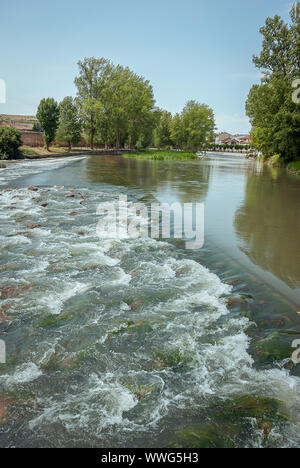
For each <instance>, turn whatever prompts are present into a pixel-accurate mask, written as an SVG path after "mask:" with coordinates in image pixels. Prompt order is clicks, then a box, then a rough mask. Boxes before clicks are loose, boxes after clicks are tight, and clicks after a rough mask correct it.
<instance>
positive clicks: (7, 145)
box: [0, 127, 22, 159]
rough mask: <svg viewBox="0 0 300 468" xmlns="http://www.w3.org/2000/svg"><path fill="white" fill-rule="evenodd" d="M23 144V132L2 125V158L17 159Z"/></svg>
mask: <svg viewBox="0 0 300 468" xmlns="http://www.w3.org/2000/svg"><path fill="white" fill-rule="evenodd" d="M20 146H22V140H21V133H20V132H19V130H16V129H15V128H10V127H0V159H16V158H18V157H19V156H20V151H19V147H20Z"/></svg>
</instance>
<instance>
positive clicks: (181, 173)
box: [85, 156, 213, 203]
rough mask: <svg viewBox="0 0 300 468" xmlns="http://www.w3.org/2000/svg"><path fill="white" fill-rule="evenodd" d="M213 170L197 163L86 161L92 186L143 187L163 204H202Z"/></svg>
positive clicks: (107, 157)
mask: <svg viewBox="0 0 300 468" xmlns="http://www.w3.org/2000/svg"><path fill="white" fill-rule="evenodd" d="M212 169H213V167H212V166H211V165H199V163H198V162H189V163H187V162H178V163H176V164H175V165H174V163H172V162H170V161H145V160H143V161H142V160H140V161H137V160H135V159H134V158H122V157H111V156H103V157H101V158H99V157H92V158H89V159H88V160H87V161H86V174H85V175H86V178H87V180H88V181H89V182H92V183H93V184H95V183H96V184H97V183H98V184H99V183H103V182H104V183H109V184H113V185H119V186H122V187H133V188H142V189H143V190H144V191H146V192H148V193H151V194H152V195H155V194H156V195H157V197H158V198H162V199H163V200H164V201H169V200H170V201H172V202H173V201H179V202H181V203H191V202H196V201H197V202H203V201H204V200H205V198H206V195H207V191H208V187H209V180H210V176H211V172H212Z"/></svg>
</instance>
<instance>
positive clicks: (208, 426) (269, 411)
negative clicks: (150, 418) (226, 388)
mask: <svg viewBox="0 0 300 468" xmlns="http://www.w3.org/2000/svg"><path fill="white" fill-rule="evenodd" d="M289 421H290V419H289V417H288V416H287V415H286V414H284V412H283V410H282V403H281V402H280V401H278V400H275V399H273V398H260V397H256V396H253V395H246V396H242V397H236V398H234V399H232V400H227V401H225V402H223V401H220V403H219V404H216V405H214V406H211V407H210V408H208V421H207V422H201V423H199V424H194V425H192V426H186V427H184V428H183V429H181V430H180V431H179V432H178V433H177V437H178V438H177V443H176V444H175V445H176V447H185V448H237V447H244V446H247V445H248V443H249V442H250V444H251V441H253V440H255V437H257V436H258V435H259V432H260V434H261V435H260V443H261V445H262V446H266V447H267V446H268V438H269V437H270V435H271V433H272V431H273V429H274V428H278V427H280V426H281V425H284V424H287V423H288V422H289Z"/></svg>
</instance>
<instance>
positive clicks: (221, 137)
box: [215, 132, 232, 145]
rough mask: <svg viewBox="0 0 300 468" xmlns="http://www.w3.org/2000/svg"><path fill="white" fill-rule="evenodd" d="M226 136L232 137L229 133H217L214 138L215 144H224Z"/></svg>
mask: <svg viewBox="0 0 300 468" xmlns="http://www.w3.org/2000/svg"><path fill="white" fill-rule="evenodd" d="M228 138H232V135H231V134H230V133H226V132H222V133H219V135H217V137H216V139H215V144H216V145H224V144H225V143H224V141H225V140H228Z"/></svg>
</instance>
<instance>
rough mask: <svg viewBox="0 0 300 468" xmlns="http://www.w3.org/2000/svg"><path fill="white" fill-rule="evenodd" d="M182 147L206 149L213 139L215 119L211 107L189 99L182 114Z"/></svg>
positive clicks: (197, 149)
mask: <svg viewBox="0 0 300 468" xmlns="http://www.w3.org/2000/svg"><path fill="white" fill-rule="evenodd" d="M181 120H182V133H183V148H184V149H189V150H191V151H194V152H195V151H199V150H204V149H206V147H207V145H208V144H209V143H211V142H212V141H213V138H214V130H215V120H214V114H213V111H212V109H210V108H209V107H208V106H207V105H206V104H199V103H198V102H196V101H189V102H187V104H186V105H185V107H184V109H183V111H182V115H181Z"/></svg>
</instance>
